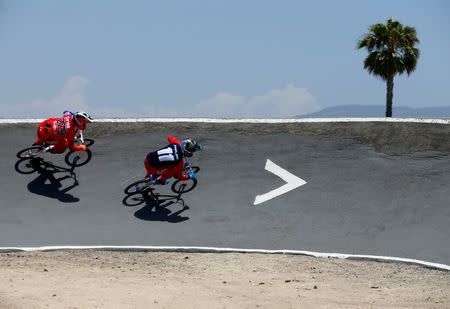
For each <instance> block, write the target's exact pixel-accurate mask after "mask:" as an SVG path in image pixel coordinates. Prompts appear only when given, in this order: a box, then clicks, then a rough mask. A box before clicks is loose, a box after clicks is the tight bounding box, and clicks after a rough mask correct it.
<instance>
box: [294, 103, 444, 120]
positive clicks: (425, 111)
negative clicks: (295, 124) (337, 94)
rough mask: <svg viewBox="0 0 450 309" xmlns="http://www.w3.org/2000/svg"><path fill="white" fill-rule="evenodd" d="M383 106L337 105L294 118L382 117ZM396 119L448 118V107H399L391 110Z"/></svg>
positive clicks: (383, 113)
mask: <svg viewBox="0 0 450 309" xmlns="http://www.w3.org/2000/svg"><path fill="white" fill-rule="evenodd" d="M385 108H386V107H385V106H384V105H339V106H333V107H327V108H324V109H322V110H320V111H318V112H315V113H310V114H306V115H301V116H296V118H335V117H384V115H385ZM392 116H393V117H397V118H409V117H413V118H448V117H450V106H440V107H422V108H412V107H407V106H399V107H395V106H394V108H393V112H392Z"/></svg>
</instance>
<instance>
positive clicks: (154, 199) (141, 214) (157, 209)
mask: <svg viewBox="0 0 450 309" xmlns="http://www.w3.org/2000/svg"><path fill="white" fill-rule="evenodd" d="M123 204H124V205H126V206H136V205H140V204H145V205H144V207H142V208H141V209H139V210H137V211H136V212H135V213H134V216H135V217H136V218H138V219H141V220H146V221H167V222H170V223H179V222H183V221H186V220H189V217H184V216H181V214H182V213H183V212H184V211H185V210H188V209H189V207H188V206H187V205H185V204H184V200H183V199H182V198H181V197H180V194H178V195H160V194H154V193H148V192H146V193H140V194H134V195H128V196H127V197H125V198H124V200H123ZM176 204H179V205H181V206H182V208H181V209H179V210H177V211H173V212H172V211H171V210H170V209H169V208H168V206H171V205H176Z"/></svg>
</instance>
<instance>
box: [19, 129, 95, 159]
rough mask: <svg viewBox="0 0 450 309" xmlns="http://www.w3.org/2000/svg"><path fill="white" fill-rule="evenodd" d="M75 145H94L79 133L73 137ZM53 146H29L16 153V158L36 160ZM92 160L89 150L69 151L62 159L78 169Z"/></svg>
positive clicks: (92, 141)
mask: <svg viewBox="0 0 450 309" xmlns="http://www.w3.org/2000/svg"><path fill="white" fill-rule="evenodd" d="M75 143H77V144H78V145H81V144H83V145H86V147H90V146H92V145H93V144H94V140H93V139H89V138H86V139H85V138H83V134H82V133H81V132H79V134H78V135H77V136H76V137H75ZM53 147H54V145H52V144H43V145H37V146H31V147H28V148H25V149H22V150H21V151H19V152H18V153H17V158H19V159H33V158H37V157H39V156H40V155H42V154H44V153H47V152H49V151H50V150H51V149H52V148H53ZM91 158H92V152H91V151H90V150H89V149H86V150H85V151H74V150H71V151H69V152H68V153H67V154H66V156H65V157H64V161H65V162H66V163H67V165H70V166H72V167H78V166H82V165H85V164H87V163H88V162H89V161H90V160H91Z"/></svg>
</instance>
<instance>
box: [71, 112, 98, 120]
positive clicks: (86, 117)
mask: <svg viewBox="0 0 450 309" xmlns="http://www.w3.org/2000/svg"><path fill="white" fill-rule="evenodd" d="M74 116H75V120H79V119H83V120H85V122H94V119H93V118H92V117H91V116H89V114H88V113H86V112H76V113H75V115H74Z"/></svg>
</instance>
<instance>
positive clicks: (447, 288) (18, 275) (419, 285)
mask: <svg viewBox="0 0 450 309" xmlns="http://www.w3.org/2000/svg"><path fill="white" fill-rule="evenodd" d="M0 275H1V276H0V308H401V307H404V308H405V307H406V308H450V272H448V271H439V270H433V269H428V268H424V267H420V266H414V265H406V264H396V263H380V262H366V261H352V260H339V259H325V258H314V257H306V256H293V255H264V254H239V253H222V254H209V253H164V252H161V253H160V252H117V251H53V252H15V253H2V254H0Z"/></svg>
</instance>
